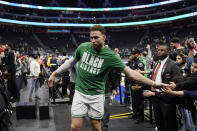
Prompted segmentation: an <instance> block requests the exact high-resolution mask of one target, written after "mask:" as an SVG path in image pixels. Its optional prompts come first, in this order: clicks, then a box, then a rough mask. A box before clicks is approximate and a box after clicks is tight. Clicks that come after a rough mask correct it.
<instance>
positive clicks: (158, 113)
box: [152, 97, 178, 131]
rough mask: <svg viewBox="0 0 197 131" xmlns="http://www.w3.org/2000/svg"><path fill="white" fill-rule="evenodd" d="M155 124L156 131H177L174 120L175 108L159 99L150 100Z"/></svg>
mask: <svg viewBox="0 0 197 131" xmlns="http://www.w3.org/2000/svg"><path fill="white" fill-rule="evenodd" d="M152 102H153V111H154V115H155V122H156V126H157V129H158V131H178V124H177V120H176V106H175V105H174V104H168V103H165V102H164V101H162V100H161V99H159V98H157V97H154V98H152Z"/></svg>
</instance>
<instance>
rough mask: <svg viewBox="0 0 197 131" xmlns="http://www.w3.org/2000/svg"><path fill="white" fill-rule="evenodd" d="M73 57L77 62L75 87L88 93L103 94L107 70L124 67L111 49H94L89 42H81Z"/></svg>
mask: <svg viewBox="0 0 197 131" xmlns="http://www.w3.org/2000/svg"><path fill="white" fill-rule="evenodd" d="M73 57H74V59H75V61H78V62H79V64H78V72H77V80H76V85H75V89H76V90H78V91H80V92H82V93H84V94H88V95H98V94H104V90H105V83H106V79H107V77H108V73H109V71H110V70H111V69H112V68H115V69H117V70H120V71H122V70H123V69H124V68H125V67H126V65H125V64H124V63H123V62H122V60H121V59H120V57H119V56H118V55H117V54H115V53H114V52H113V51H112V50H111V49H109V48H108V47H104V49H102V50H101V51H96V50H95V49H94V48H93V47H92V44H91V43H90V42H87V43H83V44H81V45H80V46H79V47H78V48H77V49H76V51H75V53H74V56H73Z"/></svg>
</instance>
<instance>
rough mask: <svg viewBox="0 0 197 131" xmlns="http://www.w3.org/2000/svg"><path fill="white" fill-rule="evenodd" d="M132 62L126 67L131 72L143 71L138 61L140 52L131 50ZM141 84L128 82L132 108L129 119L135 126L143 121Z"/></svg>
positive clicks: (142, 66)
mask: <svg viewBox="0 0 197 131" xmlns="http://www.w3.org/2000/svg"><path fill="white" fill-rule="evenodd" d="M131 53H132V62H130V64H129V65H128V66H129V67H130V68H131V69H133V70H141V71H144V64H143V62H142V61H140V60H139V57H140V51H139V50H138V49H132V50H131ZM142 86H143V85H142V84H141V83H137V82H135V81H131V82H130V88H131V90H132V91H131V95H132V108H133V113H134V114H133V115H132V116H131V117H129V118H130V119H136V120H137V121H136V124H139V123H142V122H143V121H144V99H143V95H142V93H143V89H142Z"/></svg>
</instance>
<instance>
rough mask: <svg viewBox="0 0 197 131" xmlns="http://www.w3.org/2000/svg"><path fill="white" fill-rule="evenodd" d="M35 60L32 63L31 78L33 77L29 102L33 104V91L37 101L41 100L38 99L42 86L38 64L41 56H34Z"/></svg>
mask: <svg viewBox="0 0 197 131" xmlns="http://www.w3.org/2000/svg"><path fill="white" fill-rule="evenodd" d="M33 58H34V59H33V60H32V61H31V63H30V76H31V83H32V85H31V88H30V92H29V102H32V94H33V90H34V89H35V100H39V99H40V98H39V97H38V87H39V85H40V83H39V80H38V77H39V73H40V65H39V64H38V61H39V56H38V55H34V56H33Z"/></svg>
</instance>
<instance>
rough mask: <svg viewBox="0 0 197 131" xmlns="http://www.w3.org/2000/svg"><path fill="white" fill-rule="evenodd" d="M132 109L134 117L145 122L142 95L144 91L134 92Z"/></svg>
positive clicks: (132, 92)
mask: <svg viewBox="0 0 197 131" xmlns="http://www.w3.org/2000/svg"><path fill="white" fill-rule="evenodd" d="M131 95H132V108H133V113H134V114H133V115H135V116H136V118H137V119H138V120H142V121H143V120H144V98H143V95H142V89H139V90H132V91H131Z"/></svg>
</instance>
